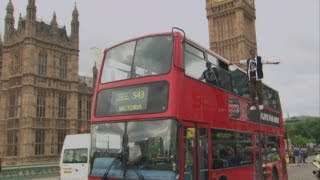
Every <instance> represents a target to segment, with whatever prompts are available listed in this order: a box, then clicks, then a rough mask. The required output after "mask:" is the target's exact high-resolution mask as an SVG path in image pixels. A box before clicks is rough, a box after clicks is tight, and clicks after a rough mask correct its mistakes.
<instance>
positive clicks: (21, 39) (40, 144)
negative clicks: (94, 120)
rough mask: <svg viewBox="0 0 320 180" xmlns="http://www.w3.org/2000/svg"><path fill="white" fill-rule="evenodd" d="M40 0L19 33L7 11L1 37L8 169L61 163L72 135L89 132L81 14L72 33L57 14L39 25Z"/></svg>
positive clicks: (89, 85)
mask: <svg viewBox="0 0 320 180" xmlns="http://www.w3.org/2000/svg"><path fill="white" fill-rule="evenodd" d="M36 15H37V7H36V5H35V0H29V1H28V5H27V11H26V15H25V16H21V15H20V17H19V18H18V27H17V28H15V27H14V24H15V17H14V5H13V3H12V1H11V0H9V2H8V4H7V7H6V16H5V18H4V21H5V29H4V37H3V39H2V37H1V36H0V38H1V39H0V106H1V108H0V132H1V136H0V158H2V161H3V162H2V163H3V164H4V165H10V164H14V165H19V164H28V163H41V162H46V163H48V162H57V161H58V159H59V156H60V151H61V148H62V145H63V141H64V138H65V136H66V135H67V134H76V133H85V132H89V128H90V126H89V120H90V113H91V100H92V94H93V82H94V80H93V79H92V78H90V77H83V76H79V75H78V70H79V27H80V23H79V19H78V16H79V13H78V10H77V7H76V6H75V7H74V9H73V11H72V13H70V16H72V21H71V34H70V35H68V34H67V32H66V28H65V27H60V26H59V25H58V22H57V20H56V14H55V13H54V14H53V15H52V19H51V22H50V24H46V23H44V22H42V21H37V16H36Z"/></svg>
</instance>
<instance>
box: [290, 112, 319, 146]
mask: <svg viewBox="0 0 320 180" xmlns="http://www.w3.org/2000/svg"><path fill="white" fill-rule="evenodd" d="M285 128H286V130H287V134H288V137H289V138H290V139H291V140H292V144H293V145H295V146H304V145H306V144H307V143H316V144H320V117H307V118H304V119H303V120H301V119H297V120H293V121H292V120H291V121H287V122H286V124H285Z"/></svg>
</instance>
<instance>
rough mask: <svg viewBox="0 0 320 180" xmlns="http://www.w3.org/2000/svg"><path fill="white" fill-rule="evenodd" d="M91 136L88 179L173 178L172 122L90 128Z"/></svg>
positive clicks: (174, 129)
mask: <svg viewBox="0 0 320 180" xmlns="http://www.w3.org/2000/svg"><path fill="white" fill-rule="evenodd" d="M91 133H92V151H91V162H92V164H91V166H90V168H91V171H90V172H91V176H95V177H103V176H104V178H106V177H109V178H110V177H112V178H124V177H126V178H129V179H135V178H137V176H143V178H144V179H146V180H147V179H159V180H161V179H163V180H170V179H172V180H174V179H175V178H176V176H177V174H178V172H177V170H176V167H177V163H178V160H177V122H176V121H174V120H170V119H167V120H150V121H130V122H120V123H103V124H93V125H92V129H91ZM124 137H127V138H124ZM125 149H126V150H125ZM123 152H126V153H123ZM106 174H107V175H106Z"/></svg>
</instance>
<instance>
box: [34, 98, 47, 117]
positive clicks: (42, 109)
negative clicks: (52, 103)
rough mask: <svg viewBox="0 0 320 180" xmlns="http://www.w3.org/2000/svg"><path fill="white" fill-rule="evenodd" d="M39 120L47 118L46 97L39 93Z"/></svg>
mask: <svg viewBox="0 0 320 180" xmlns="http://www.w3.org/2000/svg"><path fill="white" fill-rule="evenodd" d="M36 113H37V114H36V116H37V118H43V117H45V116H46V95H45V93H44V92H38V94H37V112H36Z"/></svg>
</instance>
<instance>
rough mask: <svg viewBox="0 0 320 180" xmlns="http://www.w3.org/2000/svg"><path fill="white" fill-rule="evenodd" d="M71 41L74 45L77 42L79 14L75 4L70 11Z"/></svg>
mask: <svg viewBox="0 0 320 180" xmlns="http://www.w3.org/2000/svg"><path fill="white" fill-rule="evenodd" d="M71 39H72V40H73V41H74V42H76V43H78V42H79V12H78V9H77V4H76V3H75V5H74V9H73V11H72V20H71Z"/></svg>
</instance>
